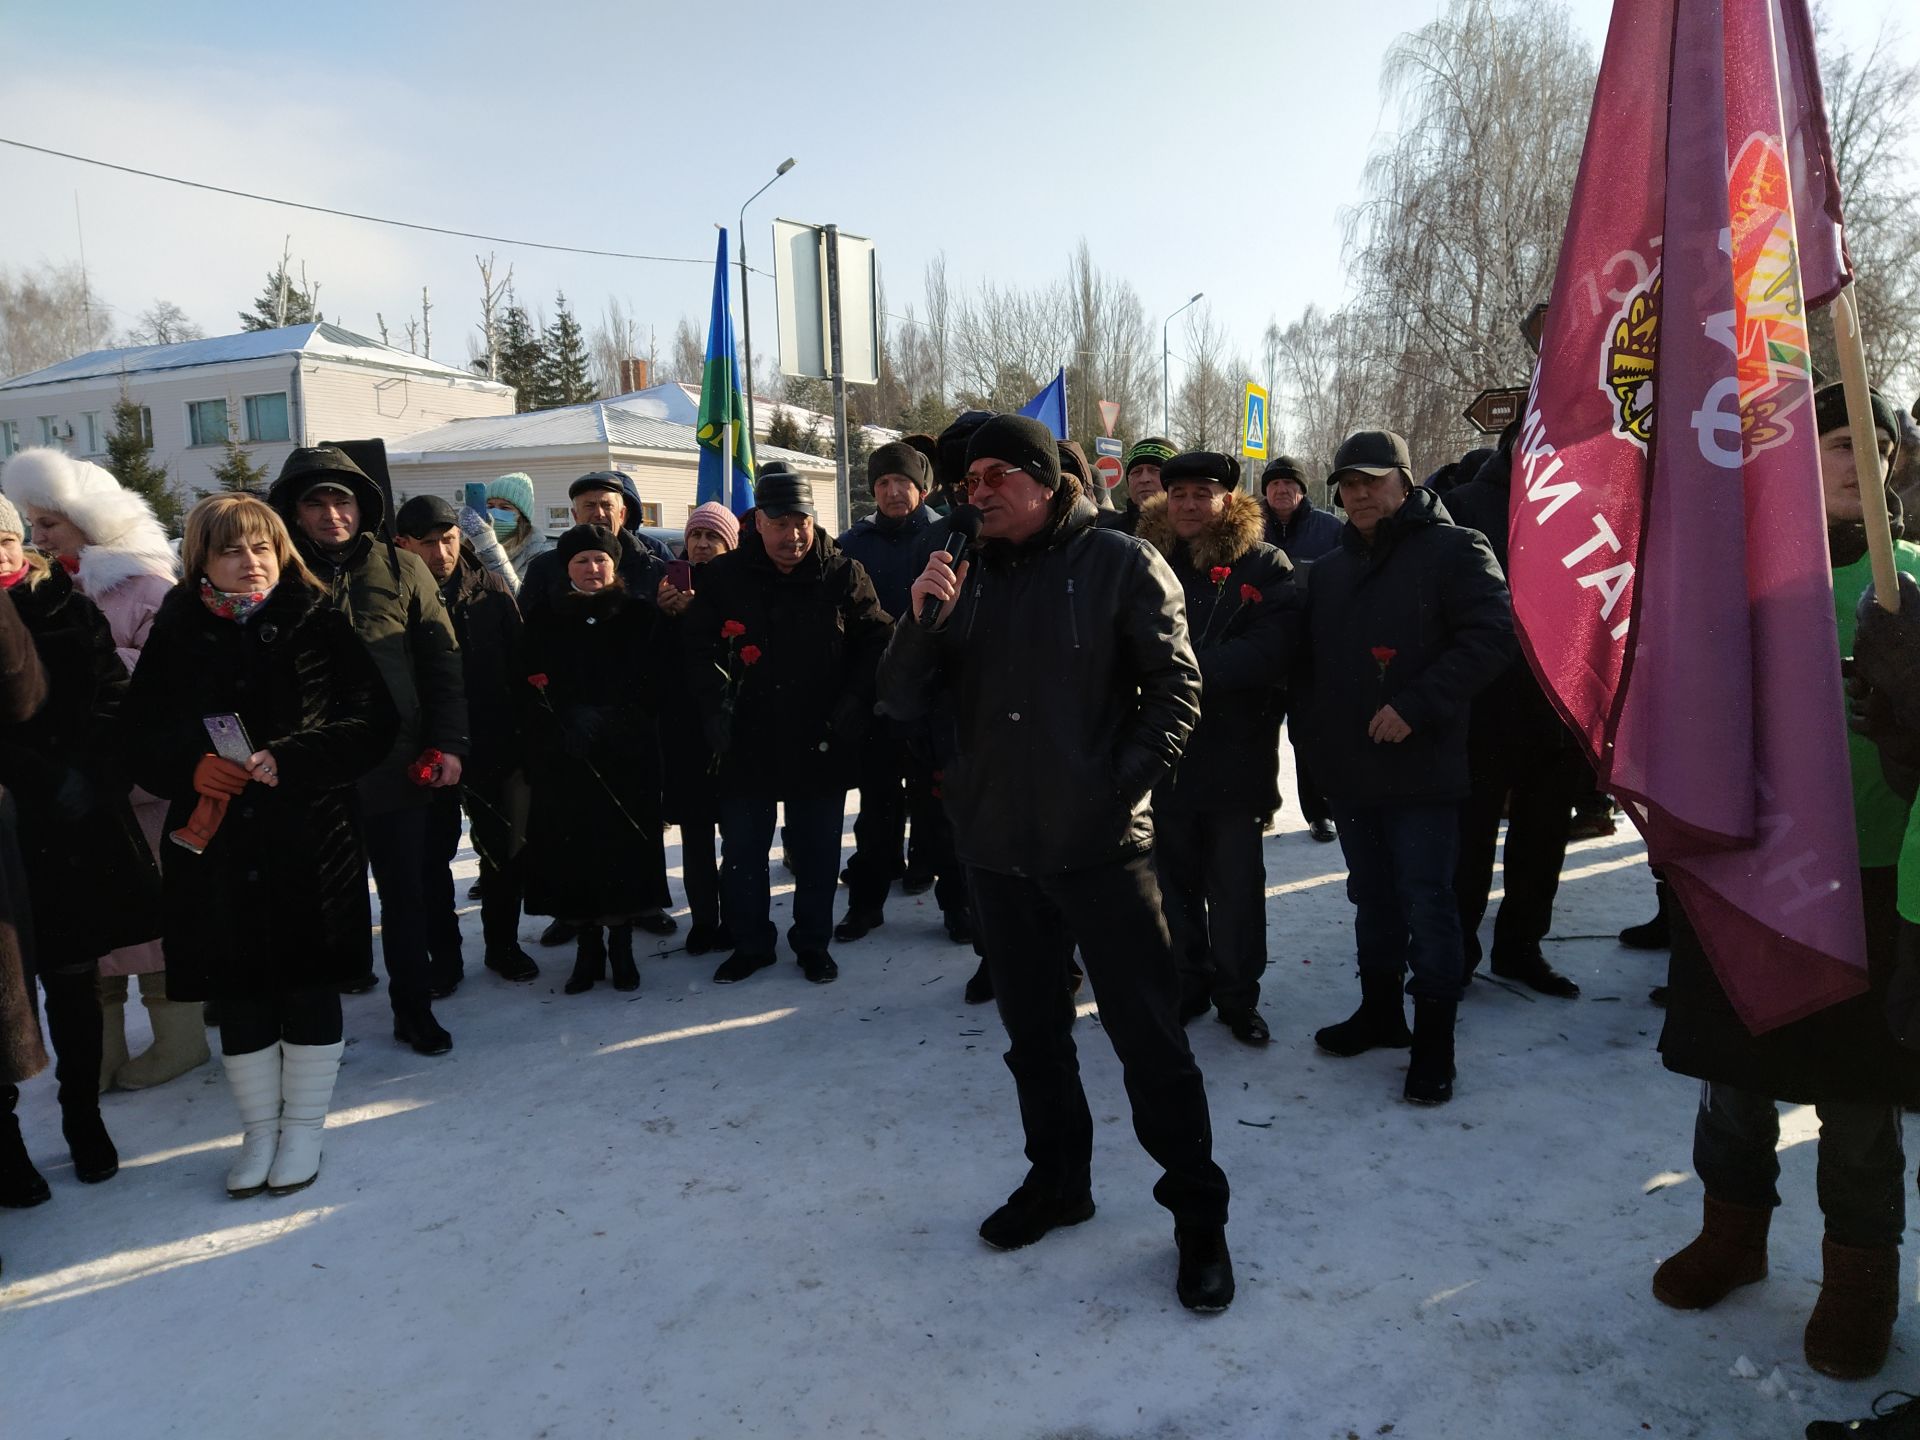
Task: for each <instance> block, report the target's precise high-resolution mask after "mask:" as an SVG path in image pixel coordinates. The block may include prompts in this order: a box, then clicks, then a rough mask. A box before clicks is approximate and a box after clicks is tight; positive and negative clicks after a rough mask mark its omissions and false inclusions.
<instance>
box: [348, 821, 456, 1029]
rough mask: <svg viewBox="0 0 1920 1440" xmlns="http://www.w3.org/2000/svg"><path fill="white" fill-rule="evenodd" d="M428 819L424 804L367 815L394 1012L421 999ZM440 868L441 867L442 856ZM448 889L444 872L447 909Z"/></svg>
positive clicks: (425, 964)
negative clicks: (409, 808)
mask: <svg viewBox="0 0 1920 1440" xmlns="http://www.w3.org/2000/svg"><path fill="white" fill-rule="evenodd" d="M436 798H437V797H436ZM432 819H433V811H432V810H431V809H428V808H424V807H416V808H414V809H411V810H395V811H392V812H391V813H389V814H386V815H377V816H369V817H368V819H367V830H366V840H367V865H368V868H369V869H371V870H372V871H373V883H374V887H375V889H376V890H378V891H379V894H380V954H381V957H382V958H383V959H384V960H385V961H386V962H387V999H388V1001H389V1002H390V1003H391V1004H392V1006H393V1010H394V1013H395V1014H396V1015H397V1014H400V1013H401V1012H402V1011H403V1010H405V1009H407V1008H409V1007H413V1006H418V1005H424V1004H426V1003H427V983H428V976H429V974H430V969H429V967H430V963H431V962H430V961H429V959H428V947H429V945H430V944H431V943H432V934H433V928H432V927H433V924H434V918H433V916H434V912H432V911H430V910H429V909H428V904H429V901H428V896H427V885H426V876H427V874H428V871H429V867H430V865H431V862H430V860H429V859H428V856H429V855H430V854H431V853H432V846H431V845H430V844H429V826H430V824H431V822H432ZM442 823H444V821H443V822H442ZM440 869H441V870H442V871H444V870H445V869H446V865H445V862H444V861H442V862H441V865H440ZM452 890H453V879H452V877H451V876H448V878H447V882H446V891H447V900H446V904H447V908H448V910H449V911H451V909H452V905H453V901H452ZM444 933H445V932H444V929H443V930H442V935H443V936H444ZM443 943H444V941H443Z"/></svg>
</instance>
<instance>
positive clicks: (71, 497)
mask: <svg viewBox="0 0 1920 1440" xmlns="http://www.w3.org/2000/svg"><path fill="white" fill-rule="evenodd" d="M0 490H4V491H5V493H6V498H7V499H9V500H11V501H12V502H13V503H14V504H15V505H17V506H18V507H19V508H20V509H21V510H23V511H33V510H43V511H51V512H52V513H54V514H56V515H64V516H65V517H66V518H67V520H68V521H69V522H71V523H72V524H73V525H74V526H75V527H76V528H77V529H78V530H79V531H80V533H81V534H82V535H85V536H86V537H87V545H86V548H85V549H84V550H83V551H82V552H81V557H80V563H81V576H80V579H81V588H82V589H84V590H87V592H88V593H89V594H94V595H98V594H101V593H104V592H105V591H106V590H107V589H110V588H111V587H112V586H114V585H116V584H118V583H119V582H120V581H121V580H123V579H125V578H126V577H127V576H129V575H137V574H154V575H163V576H167V577H169V578H170V577H171V576H172V575H173V573H174V561H173V550H172V547H171V546H170V545H169V544H168V543H167V532H166V531H165V530H164V529H163V528H162V527H161V524H160V522H159V520H158V519H156V518H155V516H154V513H153V507H152V506H150V505H149V504H147V502H146V500H145V499H144V498H142V497H141V496H139V495H136V494H135V493H134V492H133V491H131V490H129V489H127V488H126V487H125V486H124V485H122V484H121V483H120V482H119V481H118V480H116V479H114V478H113V476H112V474H110V473H109V472H108V471H106V470H104V469H102V468H101V467H100V466H98V465H95V464H94V463H93V462H92V461H90V460H76V459H74V458H73V456H71V455H69V454H67V452H66V451H64V450H56V449H53V448H51V447H48V446H35V447H33V448H32V449H28V450H22V451H20V452H19V453H18V454H16V455H15V456H14V457H13V458H12V459H11V460H9V461H7V463H6V464H5V465H4V466H0ZM90 572H91V573H90ZM89 580H91V581H92V582H94V583H93V585H92V586H89V584H88V581H89Z"/></svg>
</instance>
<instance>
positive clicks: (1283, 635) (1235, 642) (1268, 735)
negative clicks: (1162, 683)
mask: <svg viewBox="0 0 1920 1440" xmlns="http://www.w3.org/2000/svg"><path fill="white" fill-rule="evenodd" d="M1262 517H1263V512H1262V508H1261V505H1260V502H1259V501H1257V500H1255V499H1254V498H1253V497H1252V496H1251V495H1239V494H1235V495H1229V496H1228V497H1227V503H1226V506H1225V508H1224V509H1222V510H1221V512H1220V513H1219V514H1218V515H1217V516H1215V517H1214V519H1213V522H1212V523H1211V524H1210V525H1209V526H1208V527H1207V528H1206V529H1205V530H1204V531H1202V532H1201V533H1200V534H1199V535H1198V536H1197V537H1195V538H1194V539H1193V540H1191V541H1187V540H1182V539H1180V537H1179V536H1177V535H1175V534H1174V532H1173V524H1172V522H1171V521H1170V520H1169V519H1168V516H1167V501H1166V498H1165V497H1164V496H1159V495H1156V496H1154V498H1153V499H1151V500H1149V501H1147V503H1146V504H1145V505H1143V506H1142V507H1141V510H1140V531H1139V537H1140V539H1142V540H1144V541H1146V542H1147V544H1149V545H1151V546H1153V548H1154V549H1156V550H1158V551H1159V552H1160V554H1161V555H1163V556H1165V557H1166V561H1167V563H1168V565H1170V566H1171V567H1172V568H1173V573H1174V576H1175V578H1177V579H1178V580H1179V582H1180V589H1181V592H1182V593H1183V594H1184V595H1185V596H1186V602H1187V635H1188V637H1189V638H1190V639H1191V640H1192V642H1193V653H1194V656H1195V658H1196V659H1198V660H1199V662H1200V721H1199V723H1198V724H1197V725H1195V726H1194V727H1193V733H1192V734H1191V735H1189V736H1188V737H1187V747H1186V750H1185V752H1184V753H1183V754H1182V755H1181V756H1180V763H1179V764H1178V765H1176V766H1174V768H1173V773H1172V774H1170V775H1169V776H1167V778H1166V779H1164V780H1162V781H1161V782H1160V783H1159V785H1157V786H1156V787H1155V788H1154V792H1153V803H1154V808H1155V809H1156V810H1158V809H1161V808H1167V809H1179V810H1232V811H1237V812H1239V813H1242V814H1249V815H1262V816H1264V815H1267V814H1270V813H1271V812H1272V811H1274V810H1275V809H1277V808H1278V807H1279V804H1280V785H1279V775H1280V716H1279V714H1278V712H1277V711H1276V709H1275V707H1274V706H1273V704H1272V703H1271V701H1272V695H1273V690H1274V687H1275V686H1277V685H1282V684H1284V683H1285V682H1286V676H1287V669H1288V666H1289V665H1290V663H1291V662H1292V659H1293V652H1294V650H1295V648H1296V647H1297V645H1298V643H1299V628H1300V596H1299V593H1298V592H1297V591H1296V590H1295V589H1294V583H1293V566H1292V564H1291V563H1290V562H1289V561H1288V559H1287V557H1286V556H1285V555H1283V554H1282V553H1281V552H1280V551H1278V550H1276V549H1275V548H1274V547H1273V546H1271V545H1268V544H1267V543H1265V542H1264V541H1263V540H1261V539H1260V535H1261V533H1262V531H1263V530H1264V528H1265V526H1264V523H1263V518H1262ZM1216 567H1219V568H1222V569H1225V570H1226V571H1227V575H1226V578H1225V579H1223V580H1215V579H1214V578H1213V571H1214V570H1215V568H1216ZM1247 586H1251V587H1252V588H1253V589H1254V590H1256V591H1258V592H1259V596H1258V598H1257V599H1252V598H1247V597H1246V596H1244V595H1243V593H1242V591H1243V587H1247Z"/></svg>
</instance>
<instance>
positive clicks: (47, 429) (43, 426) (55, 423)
mask: <svg viewBox="0 0 1920 1440" xmlns="http://www.w3.org/2000/svg"><path fill="white" fill-rule="evenodd" d="M40 443H41V444H42V445H58V444H59V443H60V417H59V416H58V415H42V416H41V417H40Z"/></svg>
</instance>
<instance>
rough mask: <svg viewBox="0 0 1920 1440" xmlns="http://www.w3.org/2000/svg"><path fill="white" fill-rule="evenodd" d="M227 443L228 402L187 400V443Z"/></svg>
mask: <svg viewBox="0 0 1920 1440" xmlns="http://www.w3.org/2000/svg"><path fill="white" fill-rule="evenodd" d="M226 443H227V402H226V401H224V400H189V401H188V402H187V444H189V445H224V444H226Z"/></svg>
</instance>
